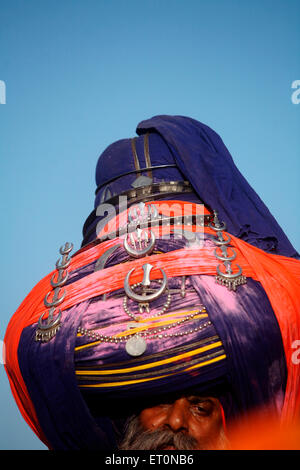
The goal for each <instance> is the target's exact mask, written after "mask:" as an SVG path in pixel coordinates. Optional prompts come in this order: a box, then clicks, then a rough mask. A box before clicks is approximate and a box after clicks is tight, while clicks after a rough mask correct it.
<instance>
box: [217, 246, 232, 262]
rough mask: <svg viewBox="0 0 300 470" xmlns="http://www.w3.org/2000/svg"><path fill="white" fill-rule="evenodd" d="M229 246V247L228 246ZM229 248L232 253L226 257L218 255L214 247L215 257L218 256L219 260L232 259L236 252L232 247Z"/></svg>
mask: <svg viewBox="0 0 300 470" xmlns="http://www.w3.org/2000/svg"><path fill="white" fill-rule="evenodd" d="M230 248H231V247H230ZM231 250H232V251H233V255H232V256H229V257H226V256H219V255H218V254H217V248H215V250H214V255H215V257H216V258H218V259H219V260H221V261H233V260H234V259H235V258H236V252H235V251H234V249H233V248H231Z"/></svg>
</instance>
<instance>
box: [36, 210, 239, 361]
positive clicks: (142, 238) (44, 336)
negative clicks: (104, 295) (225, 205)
mask: <svg viewBox="0 0 300 470" xmlns="http://www.w3.org/2000/svg"><path fill="white" fill-rule="evenodd" d="M159 217H160V216H159V214H158V211H157V208H156V207H155V206H154V205H152V204H150V205H147V206H146V204H145V203H143V202H141V203H139V204H138V205H135V206H133V207H132V208H130V210H129V214H128V224H127V229H128V231H127V235H125V238H124V244H123V246H124V249H125V250H126V252H127V253H128V254H129V256H130V257H132V258H141V257H145V256H149V255H151V253H152V252H153V249H154V245H155V241H156V240H155V235H154V234H153V232H152V231H151V230H149V231H148V230H147V229H146V230H143V229H142V228H141V227H145V222H147V223H148V224H149V222H151V223H152V222H153V221H155V220H158V219H159ZM208 225H209V227H210V228H211V229H213V230H214V231H215V232H216V236H215V237H212V240H213V242H214V244H215V245H216V248H215V250H214V255H215V256H216V258H217V259H218V260H220V261H222V263H223V267H224V268H225V272H224V271H223V270H221V264H219V265H218V266H217V275H216V276H215V279H216V282H217V283H218V284H221V285H223V286H226V287H227V288H228V289H229V290H234V291H235V290H236V289H237V287H238V286H240V285H242V284H245V283H246V282H247V278H246V277H245V276H243V274H242V268H241V267H240V266H239V265H238V264H237V265H236V267H237V269H238V271H237V272H234V271H233V267H232V261H233V260H234V259H235V258H236V252H235V250H234V249H233V248H232V247H229V244H230V242H231V237H230V235H229V234H226V238H225V237H224V233H223V232H224V231H225V230H226V225H225V223H224V222H222V223H220V222H219V220H218V214H217V212H216V211H214V218H213V222H212V223H211V222H210V223H209V224H208ZM128 237H129V241H128ZM118 246H119V245H118ZM115 248H116V247H113V249H115ZM218 249H219V250H220V251H221V254H218V252H217V250H218ZM229 249H230V250H231V254H230V253H229V252H228V250H229ZM72 250H73V244H72V243H69V242H67V243H65V245H64V246H62V247H61V248H60V250H59V252H60V254H61V255H62V259H61V260H58V261H57V262H56V270H57V272H58V274H57V278H56V279H55V275H56V273H54V275H53V276H52V278H51V281H50V282H51V286H52V290H51V291H50V292H48V293H47V295H46V296H45V298H44V305H45V307H46V308H47V309H48V310H47V311H46V312H43V313H42V315H41V316H40V318H39V320H38V326H37V330H36V334H35V340H36V341H41V342H48V341H50V340H51V339H52V338H53V337H54V336H55V334H56V333H57V331H58V330H59V328H60V326H61V316H62V313H61V310H60V309H59V310H58V312H56V310H57V307H58V306H59V305H60V304H61V303H62V302H63V301H64V298H65V295H66V292H65V290H64V291H63V292H62V288H63V286H64V285H65V284H66V282H67V280H68V271H67V268H68V267H69V265H70V261H71V259H70V257H69V255H70V253H71V251H72ZM110 253H111V250H110V249H109V250H108V252H107V253H105V254H104V256H103V255H102V257H100V259H99V260H98V262H97V263H96V267H95V271H96V270H99V269H103V268H104V265H105V262H106V260H107V257H108V256H106V254H107V255H109V254H110ZM152 268H153V266H152V265H151V264H150V263H145V264H144V265H143V266H142V269H143V272H144V276H143V280H142V281H141V282H140V283H137V284H134V285H130V276H131V274H132V272H133V271H134V269H135V268H133V269H131V270H130V271H129V272H128V273H127V275H126V277H125V280H124V291H125V294H126V297H125V299H124V309H125V311H126V313H127V314H128V315H129V316H130V317H131V318H132V319H133V320H134V321H137V319H136V317H135V316H134V315H133V314H131V313H130V311H129V309H128V307H127V298H129V299H131V300H133V301H136V302H138V304H139V312H140V313H143V311H144V310H145V311H146V312H147V313H149V303H150V302H152V301H154V300H156V299H158V298H159V297H160V296H161V295H162V294H163V293H165V291H166V290H168V279H167V275H166V273H165V271H164V270H163V269H162V268H160V271H161V274H162V280H160V281H159V287H158V289H156V290H154V289H153V288H151V286H150V284H151V280H150V274H151V270H152ZM224 268H223V269H224ZM184 278H185V277H184ZM136 288H138V289H142V293H140V292H137V291H136ZM53 291H54V292H53ZM149 292H150V293H149ZM51 293H53V297H52V300H51V301H50V300H49V298H50V295H51ZM147 294H148V295H147ZM169 299H170V296H168V300H167V302H166V303H165V304H164V310H166V309H167V308H168V306H169V304H170V301H169ZM45 317H46V318H45ZM141 340H142V338H140V337H139V336H138V335H134V336H133V337H132V338H131V339H130V340H128V342H127V343H126V350H127V352H128V354H130V355H140V354H142V352H141V351H142V349H143V348H144V347H145V344H144V343H145V342H144V340H143V342H142V341H141Z"/></svg>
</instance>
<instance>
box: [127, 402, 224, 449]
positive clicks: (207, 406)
mask: <svg viewBox="0 0 300 470" xmlns="http://www.w3.org/2000/svg"><path fill="white" fill-rule="evenodd" d="M221 410H222V409H221V404H220V402H219V400H217V399H216V398H213V397H199V396H193V395H191V396H183V397H180V398H176V399H174V400H172V401H169V402H163V403H161V404H159V405H155V406H153V407H149V408H145V409H144V410H142V411H141V413H140V414H139V415H138V416H137V417H135V418H134V419H133V420H132V421H131V423H130V424H129V426H128V429H127V432H126V436H125V439H124V441H123V445H122V446H121V448H122V449H127V450H131V449H135V450H203V449H205V450H209V449H224V448H225V447H226V438H225V434H224V428H223V420H222V411H221Z"/></svg>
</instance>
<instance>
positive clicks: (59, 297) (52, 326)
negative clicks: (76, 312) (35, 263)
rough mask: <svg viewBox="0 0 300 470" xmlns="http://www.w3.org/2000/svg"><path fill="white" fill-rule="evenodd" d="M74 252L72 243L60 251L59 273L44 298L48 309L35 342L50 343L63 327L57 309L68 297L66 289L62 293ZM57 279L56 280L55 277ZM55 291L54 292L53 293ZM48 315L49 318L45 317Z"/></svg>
mask: <svg viewBox="0 0 300 470" xmlns="http://www.w3.org/2000/svg"><path fill="white" fill-rule="evenodd" d="M72 250H73V244H72V243H68V242H67V243H65V245H64V246H62V247H61V248H60V250H59V252H60V254H61V255H62V258H61V259H59V260H57V262H56V270H57V272H58V274H57V273H54V274H53V276H52V278H51V280H50V283H51V286H52V290H51V291H50V292H48V294H47V295H46V296H45V298H44V305H45V307H46V308H48V310H47V311H45V312H43V313H42V315H41V316H40V318H39V321H38V327H37V330H36V332H35V340H36V341H41V342H48V341H50V340H51V338H53V337H54V336H55V335H56V333H57V331H58V330H59V328H60V326H61V315H62V314H61V310H60V309H59V310H58V313H56V315H55V312H56V309H57V307H58V306H59V305H60V304H61V303H62V302H63V301H64V299H65V296H66V291H65V289H64V290H63V292H62V287H63V286H64V285H65V284H66V282H67V280H68V277H69V273H68V271H67V268H68V267H69V265H70V262H71V259H70V257H69V255H70V253H71V251H72ZM56 274H57V278H56V279H55V275H56ZM53 290H54V291H53ZM52 292H53V297H52V300H51V301H50V295H51V293H52ZM46 314H48V315H47V318H45V316H46Z"/></svg>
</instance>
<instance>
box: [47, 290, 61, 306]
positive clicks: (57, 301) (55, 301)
mask: <svg viewBox="0 0 300 470" xmlns="http://www.w3.org/2000/svg"><path fill="white" fill-rule="evenodd" d="M59 290H60V289H59V288H56V289H55V290H54V296H53V299H52V302H49V301H48V297H49V295H50V294H51V292H48V294H47V295H46V296H45V298H44V304H45V306H46V307H47V308H51V307H57V305H60V304H61V303H62V302H63V301H64V298H65V296H66V291H65V290H64V293H63V295H62V296H61V297H59V298H58V294H59V293H58V291H59Z"/></svg>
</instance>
